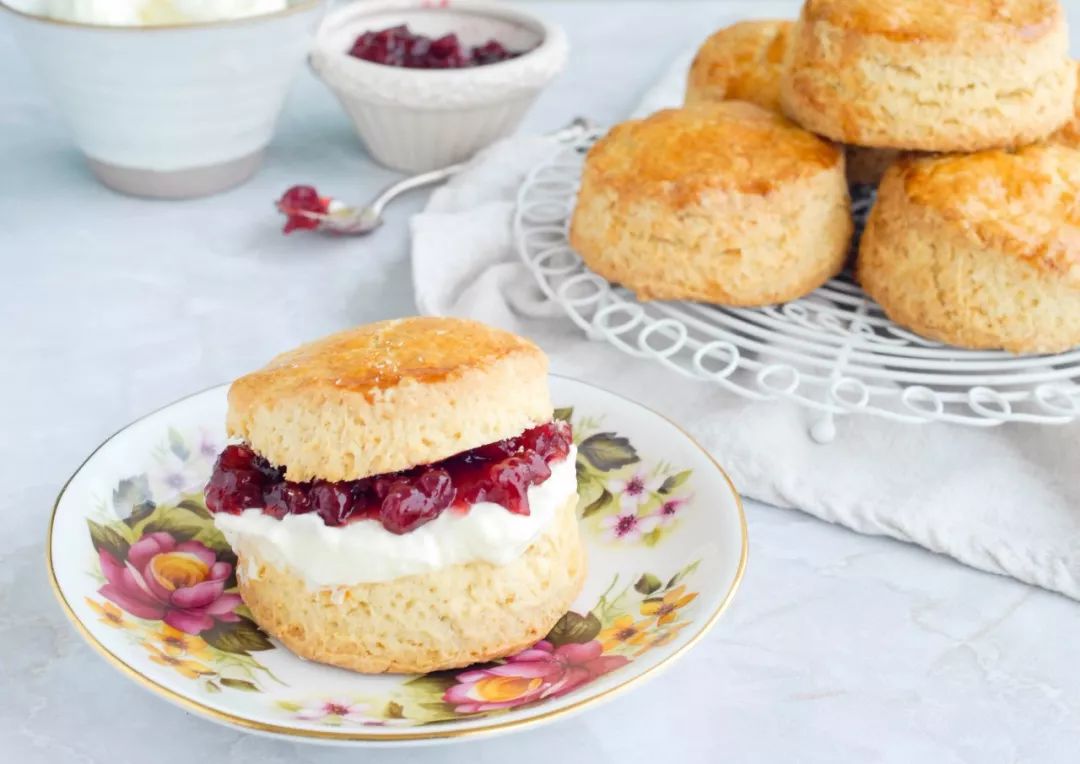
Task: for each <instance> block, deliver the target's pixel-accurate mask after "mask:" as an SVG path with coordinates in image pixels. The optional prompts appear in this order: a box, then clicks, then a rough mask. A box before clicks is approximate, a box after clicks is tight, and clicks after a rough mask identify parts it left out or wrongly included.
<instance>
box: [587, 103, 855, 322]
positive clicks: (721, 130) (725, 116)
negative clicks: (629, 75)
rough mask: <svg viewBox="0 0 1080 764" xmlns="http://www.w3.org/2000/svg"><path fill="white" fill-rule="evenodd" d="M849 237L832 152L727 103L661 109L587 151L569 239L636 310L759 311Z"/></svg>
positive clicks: (839, 261)
mask: <svg viewBox="0 0 1080 764" xmlns="http://www.w3.org/2000/svg"><path fill="white" fill-rule="evenodd" d="M851 229H852V223H851V218H850V200H849V198H848V192H847V184H846V182H845V179H844V161H843V155H842V152H841V151H840V150H839V149H837V148H836V147H835V146H833V145H832V144H830V143H828V142H827V141H823V140H821V139H820V138H818V137H817V136H814V135H811V134H810V133H807V132H806V131H804V130H801V129H799V128H798V127H796V126H795V125H792V124H791V123H790V122H788V121H787V120H786V119H784V118H783V117H782V116H780V115H778V114H775V113H772V112H768V111H766V110H764V109H762V108H760V107H757V106H754V105H753V104H749V103H744V102H740V101H727V102H720V103H706V104H697V105H695V106H692V107H686V108H684V109H673V110H667V111H661V112H658V113H657V114H654V115H652V116H650V117H647V118H646V119H643V120H633V121H630V122H627V123H624V124H622V125H619V126H617V127H615V128H614V129H613V130H611V131H610V132H609V133H608V134H607V135H606V136H605V137H603V138H602V139H601V140H600V141H598V142H597V143H596V145H595V146H594V147H593V148H592V150H591V151H590V152H589V155H588V157H587V159H586V162H585V168H584V171H583V174H582V183H581V189H580V191H579V194H578V202H577V206H576V208H575V210H574V214H573V218H572V221H571V227H570V241H571V243H572V244H573V246H574V248H575V249H576V250H577V251H578V252H579V253H580V254H581V256H582V258H583V260H584V261H585V263H586V264H587V265H588V266H589V268H591V269H592V270H593V271H594V272H596V273H598V274H599V275H601V276H603V277H604V278H607V279H609V280H610V281H614V282H617V283H619V284H622V285H623V286H625V287H627V288H628V289H631V290H632V291H633V292H634V293H635V294H636V295H637V296H638V298H640V299H643V300H650V299H685V300H702V301H706V302H715V303H720V304H725V305H766V304H772V303H776V302H783V301H786V300H790V299H794V298H796V297H799V296H801V295H803V294H806V293H807V292H809V291H812V290H813V289H815V288H817V287H818V286H820V285H821V284H822V283H824V282H825V281H826V280H828V279H829V278H830V277H831V276H833V275H835V274H836V273H837V272H838V271H839V270H840V269H841V268H842V266H843V263H844V259H845V253H846V250H847V247H848V243H849V240H850V236H851Z"/></svg>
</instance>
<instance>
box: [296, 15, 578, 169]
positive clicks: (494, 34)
mask: <svg viewBox="0 0 1080 764" xmlns="http://www.w3.org/2000/svg"><path fill="white" fill-rule="evenodd" d="M399 24H408V26H409V28H410V29H411V30H412V31H413V32H417V33H422V34H426V35H429V36H432V37H439V36H441V35H444V34H447V33H449V32H454V33H456V34H457V35H458V37H459V38H460V39H461V41H462V43H463V44H465V45H478V44H482V43H484V42H487V41H488V40H489V39H495V40H498V41H499V42H501V43H502V44H503V45H505V46H506V47H508V48H510V49H515V50H528V51H529V52H527V53H525V54H524V55H522V56H519V57H518V58H514V59H511V60H509V61H503V62H500V63H497V64H489V65H486V66H476V67H470V68H467V69H439V70H431V69H405V68H401V67H394V66H385V65H383V64H375V63H371V62H369V61H362V60H360V59H357V58H354V57H352V56H350V55H348V50H349V48H350V47H352V44H353V42H354V40H355V39H356V38H357V37H358V36H359V35H360V34H362V33H363V32H367V31H377V30H380V29H385V28H387V27H392V26H397V25H399ZM566 54H567V43H566V35H565V33H564V32H563V31H562V30H561V29H560V28H559V27H557V26H554V25H552V24H549V23H546V22H544V21H542V20H541V19H539V18H537V17H536V16H533V15H532V14H529V13H526V12H524V11H521V10H517V9H515V8H513V7H511V6H508V5H506V4H504V3H501V2H484V1H483V0H439V2H432V0H366V1H365V2H359V3H354V4H351V5H348V6H346V7H344V8H341V9H339V10H337V11H334V12H332V13H330V14H329V15H328V16H327V17H326V19H325V20H324V22H323V24H322V26H321V28H320V29H319V32H318V35H317V36H316V40H315V48H314V51H313V52H312V54H311V64H312V67H313V68H314V69H315V71H316V72H317V73H318V75H319V76H320V77H322V79H323V81H325V82H326V84H327V85H328V86H329V87H330V89H331V90H332V91H333V92H334V94H335V95H337V97H338V99H339V100H340V101H341V104H342V106H344V108H345V111H346V112H348V115H349V117H350V118H351V119H352V121H353V124H354V125H355V126H356V131H357V132H358V133H359V134H360V138H361V140H362V141H363V142H364V144H365V145H366V146H367V148H368V151H370V152H371V155H372V156H373V157H374V158H375V159H376V160H377V161H379V162H381V163H382V164H384V165H387V166H388V167H392V168H394V169H397V170H404V171H407V172H423V171H426V170H432V169H435V168H438V167H445V166H446V165H450V164H453V163H455V162H460V161H462V160H464V159H467V158H468V157H470V156H472V155H473V154H474V153H476V151H478V150H479V149H481V148H483V147H484V146H487V145H488V144H490V143H492V142H493V141H495V140H497V139H499V138H502V137H504V136H506V135H508V134H510V133H511V132H512V131H513V130H514V128H516V127H517V125H518V123H519V122H520V121H521V118H522V117H524V116H525V112H526V111H527V110H528V108H529V106H530V105H532V102H533V101H534V100H535V98H536V96H537V95H538V94H539V93H540V91H541V90H542V89H543V88H544V86H545V85H547V84H548V83H549V82H550V81H551V80H552V79H553V78H554V77H555V75H557V74H558V73H559V72H560V71H561V70H562V68H563V66H565V64H566Z"/></svg>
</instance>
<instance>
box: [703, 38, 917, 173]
mask: <svg viewBox="0 0 1080 764" xmlns="http://www.w3.org/2000/svg"><path fill="white" fill-rule="evenodd" d="M793 26H794V24H793V23H792V22H790V21H771V20H770V21H740V22H739V23H737V24H732V25H731V26H729V27H724V28H723V29H721V30H719V31H717V32H716V33H714V34H713V35H711V36H710V37H709V38H708V39H707V40H705V42H704V43H702V45H701V47H700V48H699V49H698V52H697V55H696V56H694V62H693V64H692V65H691V67H690V74H689V75H688V77H687V80H686V104H687V105H693V104H696V103H704V102H709V101H749V102H750V103H755V104H757V105H758V106H760V107H762V108H763V109H769V110H770V111H775V112H780V111H781V109H780V80H781V76H782V73H783V61H784V57H785V55H786V53H787V48H788V40H789V38H790V36H791V28H792V27H793ZM844 153H845V156H846V161H845V163H844V166H845V168H846V171H847V178H848V183H849V184H850V185H853V186H860V185H874V186H876V185H877V183H878V181H880V180H881V176H882V175H883V174H884V173H885V168H887V167H888V166H889V165H890V164H891V163H892V161H893V160H894V159H896V155H897V152H896V151H894V150H891V149H869V148H864V147H861V146H845V147H844Z"/></svg>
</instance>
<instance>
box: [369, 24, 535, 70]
mask: <svg viewBox="0 0 1080 764" xmlns="http://www.w3.org/2000/svg"><path fill="white" fill-rule="evenodd" d="M523 53H524V51H513V50H507V49H506V48H505V47H504V46H503V44H502V43H500V42H498V41H497V40H488V41H487V42H486V43H484V44H483V45H476V46H473V47H471V48H469V47H464V46H462V44H461V41H460V40H458V36H457V35H456V34H448V35H443V36H442V37H437V38H431V37H428V36H426V35H422V34H414V33H413V32H411V31H410V30H409V28H408V27H407V26H397V27H390V28H389V29H381V30H379V31H378V32H364V33H363V34H362V35H360V36H359V37H357V38H356V42H354V43H353V46H352V48H350V49H349V55H350V56H354V57H355V58H359V59H363V60H364V61H371V62H372V63H374V64H385V65H386V66H401V67H404V68H406V69H464V68H467V67H470V66H486V65H487V64H497V63H499V62H500V61H509V60H510V59H512V58H517V57H518V56H520V55H522V54H523Z"/></svg>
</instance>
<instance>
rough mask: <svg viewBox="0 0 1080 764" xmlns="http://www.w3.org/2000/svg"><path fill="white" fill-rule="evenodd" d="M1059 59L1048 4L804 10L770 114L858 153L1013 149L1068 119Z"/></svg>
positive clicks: (1071, 79) (847, 2)
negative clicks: (864, 149)
mask: <svg viewBox="0 0 1080 764" xmlns="http://www.w3.org/2000/svg"><path fill="white" fill-rule="evenodd" d="M1067 51H1068V37H1067V29H1066V25H1065V19H1064V14H1063V12H1062V10H1061V7H1060V5H1059V4H1058V3H1057V2H1056V0H999V2H977V3H971V2H964V1H962V0H949V1H948V2H942V3H937V2H929V0H926V1H924V2H914V3H889V2H878V1H875V0H808V2H807V3H806V4H805V5H804V7H803V11H802V14H801V15H800V18H799V21H798V22H797V23H796V26H795V29H794V30H793V31H792V35H791V43H790V45H789V47H788V52H787V58H786V59H785V64H784V71H785V74H784V78H783V82H782V84H781V103H782V106H783V109H784V111H785V113H787V114H788V115H789V116H790V117H792V119H794V120H795V121H797V122H798V123H799V124H801V125H803V126H804V127H806V128H807V129H808V130H813V131H814V132H817V133H819V134H821V135H825V136H827V137H829V138H832V139H833V140H837V141H843V142H845V143H851V144H857V145H860V146H869V147H878V148H897V149H911V150H921V151H975V150H979V149H985V148H995V147H1008V146H1019V145H1023V144H1025V143H1030V142H1033V141H1036V140H1040V139H1042V138H1045V137H1046V136H1048V135H1049V134H1051V133H1052V132H1054V131H1055V130H1056V129H1058V128H1059V127H1061V125H1062V124H1064V123H1065V122H1066V121H1067V120H1068V119H1069V117H1070V115H1071V112H1072V106H1071V97H1072V92H1073V89H1074V87H1075V84H1076V70H1075V67H1074V66H1073V65H1072V62H1071V61H1070V60H1069V59H1068V55H1067Z"/></svg>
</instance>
